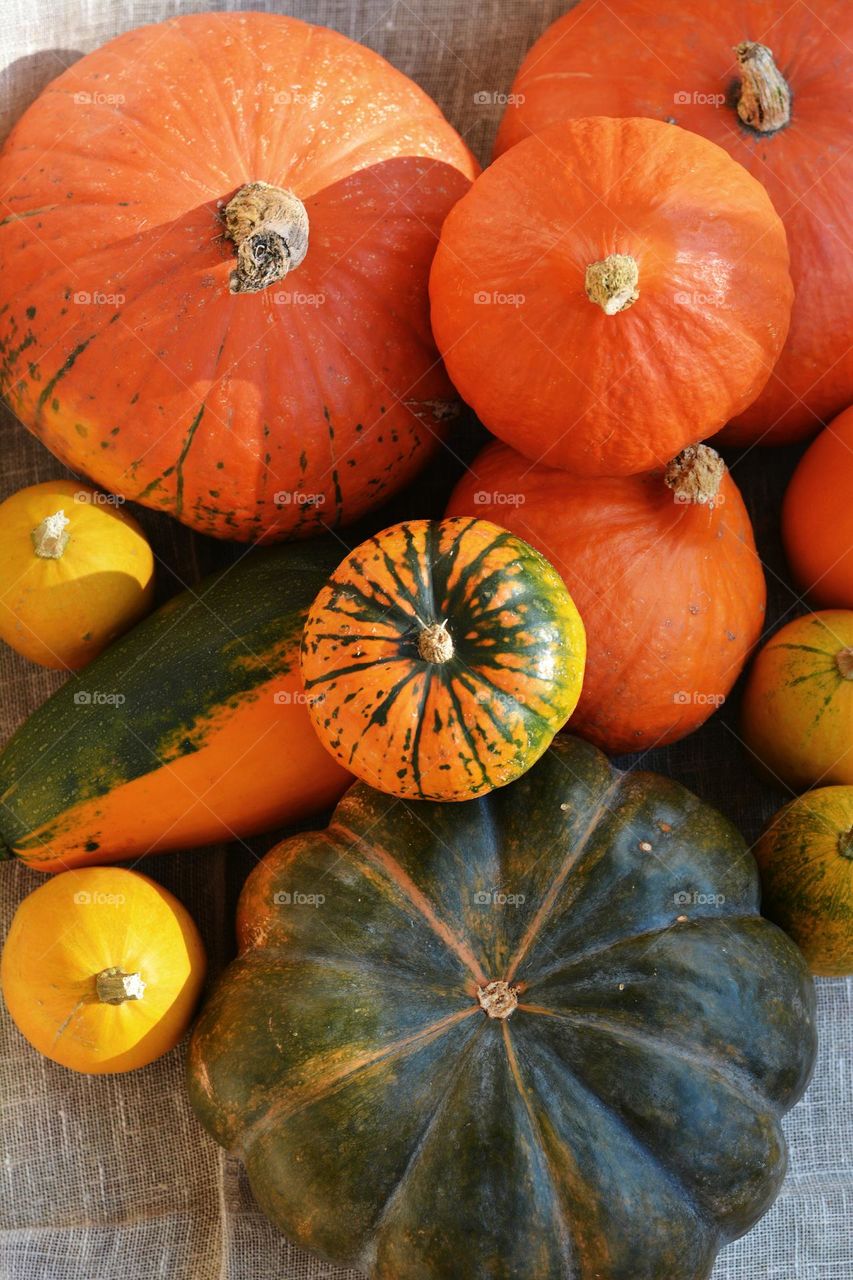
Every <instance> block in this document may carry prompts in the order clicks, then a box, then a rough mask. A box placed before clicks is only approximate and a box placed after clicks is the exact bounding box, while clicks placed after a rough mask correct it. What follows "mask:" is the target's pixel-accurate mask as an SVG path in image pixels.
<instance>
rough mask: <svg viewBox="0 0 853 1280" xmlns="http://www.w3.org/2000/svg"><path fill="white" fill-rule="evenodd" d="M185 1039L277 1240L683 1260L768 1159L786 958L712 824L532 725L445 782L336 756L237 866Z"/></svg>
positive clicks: (619, 1277)
mask: <svg viewBox="0 0 853 1280" xmlns="http://www.w3.org/2000/svg"><path fill="white" fill-rule="evenodd" d="M238 934H239V942H240V955H239V956H238V958H237V960H236V961H235V962H234V963H233V965H232V966H231V967H230V969H228V970H227V971H226V972H225V974H224V975H223V976H222V978H221V979H220V981H219V984H218V986H217V987H216V989H215V990H214V993H213V995H212V996H211V998H210V1001H209V1002H208V1004H207V1006H206V1008H205V1009H204V1010H203V1011H202V1013H201V1016H200V1018H199V1021H198V1023H197V1024H196V1028H195V1031H194V1034H193V1038H192V1041H191V1044H190V1052H189V1058H188V1073H189V1089H190V1098H191V1101H192V1104H193V1107H194V1108H195V1111H196V1113H197V1115H198V1117H199V1119H200V1120H201V1121H202V1123H203V1124H204V1125H205V1127H206V1128H207V1130H208V1131H209V1132H210V1133H211V1134H212V1135H213V1137H214V1138H216V1140H217V1141H218V1142H220V1143H221V1144H222V1145H223V1146H224V1147H226V1148H227V1149H228V1150H229V1151H231V1152H233V1153H235V1154H237V1155H239V1156H240V1157H241V1158H242V1160H243V1161H244V1163H245V1165H246V1169H247V1171H248V1175H249V1179H250V1182H251V1185H252V1189H253V1191H254V1194H255V1196H256V1198H257V1200H258V1203H259V1204H260V1206H261V1208H262V1209H263V1210H264V1211H265V1212H266V1213H267V1214H268V1215H269V1216H270V1217H271V1218H272V1220H273V1222H275V1223H276V1225H277V1226H278V1227H279V1228H280V1229H281V1230H282V1231H283V1232H285V1234H287V1235H288V1236H290V1237H291V1238H292V1239H294V1240H295V1241H297V1242H298V1243H299V1244H300V1245H303V1246H305V1247H306V1248H309V1249H312V1250H315V1251H316V1252H317V1253H319V1254H321V1255H323V1256H324V1257H326V1258H328V1259H329V1260H331V1261H332V1262H334V1263H337V1264H339V1265H342V1266H353V1267H357V1268H358V1269H359V1270H360V1271H364V1272H366V1273H367V1274H368V1275H369V1276H370V1277H371V1280H403V1277H407V1278H408V1277H417V1280H486V1278H488V1280H520V1278H521V1277H524V1280H705V1278H706V1277H707V1276H708V1275H709V1274H710V1271H711V1267H712V1265H713V1259H714V1256H715V1254H716V1252H717V1250H718V1249H719V1248H720V1247H721V1246H722V1245H723V1244H725V1243H726V1241H728V1240H731V1239H732V1238H733V1237H735V1236H738V1235H740V1234H742V1233H743V1232H744V1231H747V1230H748V1229H749V1228H750V1227H751V1226H752V1224H753V1223H754V1222H755V1221H756V1219H757V1218H758V1217H759V1216H760V1215H761V1214H762V1213H763V1212H764V1210H765V1209H766V1208H767V1207H768V1205H769V1204H770V1203H771V1201H772V1200H773V1197H774V1196H775V1194H776V1192H777V1190H778V1188H779V1185H780V1183H781V1181H782V1177H783V1175H784V1172H785V1164H786V1153H785V1139H784V1135H783V1132H782V1128H781V1125H780V1118H781V1116H782V1114H783V1112H784V1111H786V1110H787V1108H788V1107H790V1106H791V1105H792V1104H793V1103H794V1102H795V1101H796V1099H797V1098H798V1097H799V1096H800V1094H801V1093H802V1091H803V1089H804V1087H805V1085H806V1082H807V1080H808V1076H809V1072H810V1070H811V1065H812V1061H813V1058H814V1052H815V1028H814V1014H813V999H814V996H813V989H812V983H811V980H810V978H809V974H808V971H807V968H806V965H805V963H804V961H803V958H802V956H801V955H800V953H799V952H798V951H797V949H796V947H795V946H794V945H793V944H792V943H791V942H790V940H789V939H788V938H786V937H785V935H784V934H783V933H782V932H781V931H780V930H779V929H777V928H776V927H775V926H774V925H772V924H770V923H769V922H768V921H767V920H764V919H762V918H761V916H760V915H759V914H758V878H757V872H756V867H755V863H754V862H753V860H752V858H751V857H750V855H749V852H748V850H747V848H746V846H745V844H744V842H743V840H742V838H741V837H740V835H739V834H738V833H737V831H736V830H735V829H734V828H733V827H732V826H731V824H730V823H729V822H727V821H726V820H725V819H724V818H723V817H722V816H721V815H720V814H718V813H716V812H714V810H713V809H710V808H709V807H708V806H706V805H704V804H702V803H701V802H700V801H699V800H698V799H697V798H696V797H695V796H693V795H691V794H690V792H688V791H686V790H685V789H684V788H683V787H680V786H678V785H677V784H676V783H674V782H670V781H669V780H668V779H666V778H662V777H659V776H657V775H655V774H648V773H646V774H643V773H636V774H622V773H619V772H618V771H616V770H614V769H613V768H611V766H610V765H609V763H608V761H607V759H606V757H605V756H603V755H602V754H601V753H600V752H599V751H597V750H596V749H595V748H594V747H592V746H590V745H589V744H587V743H585V742H582V741H580V740H579V739H573V738H569V737H564V738H559V739H557V740H556V741H555V743H554V745H553V746H552V747H551V749H550V750H549V751H547V752H546V754H545V755H544V756H543V757H542V759H541V760H539V762H538V763H537V764H535V765H534V766H533V768H532V769H530V770H529V772H528V773H526V774H525V775H524V777H523V778H521V779H519V780H518V781H517V782H514V783H512V784H511V785H510V786H508V787H504V788H500V789H498V790H496V791H493V792H491V794H489V795H487V796H485V797H482V798H480V799H478V800H472V801H468V802H466V803H463V804H458V805H447V804H445V805H442V804H431V803H428V802H425V801H405V800H404V801H400V800H394V799H392V798H390V797H389V796H387V795H384V794H382V793H380V792H378V791H375V790H372V789H371V788H369V787H367V786H365V785H363V784H362V783H358V784H356V785H355V786H354V787H353V788H352V790H351V791H350V792H348V794H347V795H346V796H345V798H344V799H343V801H342V802H341V804H340V805H339V806H338V808H337V810H336V811H335V814H334V817H333V820H332V822H331V825H330V826H329V827H328V829H327V830H325V831H317V832H313V833H308V834H303V835H298V836H295V837H293V839H291V840H287V841H285V842H284V843H283V844H281V845H279V846H278V848H277V849H274V850H273V851H272V852H271V853H270V854H268V855H267V857H266V858H265V859H264V860H263V862H262V863H261V864H260V865H259V866H258V867H257V868H256V869H255V871H254V872H253V873H252V875H251V876H250V877H249V880H248V881H247V883H246V886H245V888H244V890H243V895H242V898H241V901H240V906H239V910H238Z"/></svg>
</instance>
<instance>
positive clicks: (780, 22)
mask: <svg viewBox="0 0 853 1280" xmlns="http://www.w3.org/2000/svg"><path fill="white" fill-rule="evenodd" d="M509 101H510V105H509V107H508V108H507V112H506V114H505V116H504V119H503V121H502V124H501V128H500V132H499V134H498V142H497V151H498V153H500V152H502V151H505V150H506V148H507V147H510V146H513V145H514V144H515V143H517V142H519V141H520V140H521V139H523V138H526V137H528V136H529V135H530V134H531V133H540V132H541V131H542V130H543V129H545V128H547V127H549V126H550V125H553V124H554V123H556V122H558V121H562V120H569V119H574V118H575V117H579V116H590V115H607V116H635V115H642V116H652V117H654V118H655V119H657V120H672V121H675V122H676V123H677V124H679V125H681V126H682V127H683V128H685V129H690V130H692V131H693V132H695V133H700V134H703V135H704V136H705V137H706V138H710V139H711V141H712V142H716V143H718V144H719V145H720V146H721V147H725V149H726V150H727V151H728V152H729V153H730V155H732V156H733V157H734V158H735V160H738V161H739V162H740V163H741V164H742V165H744V166H745V167H746V168H747V169H748V170H749V172H750V173H752V174H753V175H754V176H755V177H756V178H757V179H758V180H759V181H760V182H761V183H762V184H763V185H764V187H765V188H766V189H767V191H768V193H769V195H770V197H771V199H772V201H773V204H774V206H775V207H776V210H777V211H778V213H779V214H780V215H781V216H782V219H783V221H784V223H785V227H786V230H787V232H788V244H789V246H790V250H791V275H792V276H793V279H794V289H795V292H796V305H795V307H794V313H793V317H792V320H791V331H790V334H789V336H788V341H787V344H786V346H785V349H784V351H783V352H782V355H781V358H780V360H779V362H778V364H777V365H776V368H775V370H774V371H773V373H772V375H771V376H770V379H769V381H768V383H767V385H766V387H765V388H764V390H763V392H762V393H761V395H760V396H759V397H758V399H757V400H756V401H755V403H754V404H753V405H751V406H750V407H749V408H747V409H746V410H745V411H744V412H743V413H740V414H738V415H737V416H736V419H735V421H734V422H732V423H731V424H730V425H729V426H728V427H727V428H726V431H725V435H724V437H723V439H724V440H725V441H726V443H732V444H746V443H749V442H752V441H755V440H760V441H762V442H763V443H765V444H771V443H772V444H776V443H779V444H783V443H786V442H787V441H790V440H796V439H801V438H803V437H805V436H808V435H810V434H812V433H813V432H814V431H816V430H817V429H818V427H819V426H820V425H821V423H822V422H828V421H829V419H830V418H832V417H833V416H834V415H835V414H837V413H839V412H840V411H841V410H842V409H844V408H846V407H847V405H848V404H850V402H851V400H853V346H851V344H850V334H851V331H853V254H851V246H850V234H849V221H848V210H849V209H850V205H851V201H853V153H851V150H850V136H849V135H850V115H851V111H853V6H851V5H850V4H849V3H848V0H825V2H824V3H822V4H820V5H814V4H812V5H809V4H803V3H797V4H780V3H778V0H719V2H718V3H715V4H709V3H708V2H707V0H683V2H682V3H680V4H677V5H671V4H661V3H660V0H607V3H606V4H598V3H596V0H582V3H581V4H578V5H577V6H575V7H573V8H572V9H571V10H570V12H569V13H567V14H565V16H564V17H562V18H560V19H558V21H557V22H555V23H554V24H553V25H552V26H551V27H549V28H548V30H547V31H546V32H545V34H544V35H543V36H542V37H541V39H539V40H538V41H537V42H536V44H534V46H533V48H532V49H531V50H530V52H529V53H528V55H527V57H526V58H525V60H524V62H523V63H522V66H521V70H520V71H519V73H518V75H517V77H516V79H515V83H514V84H513V92H512V94H511V95H510V99H509Z"/></svg>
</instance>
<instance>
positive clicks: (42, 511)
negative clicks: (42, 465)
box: [0, 480, 154, 670]
mask: <svg viewBox="0 0 853 1280" xmlns="http://www.w3.org/2000/svg"><path fill="white" fill-rule="evenodd" d="M153 593H154V556H153V553H152V551H151V548H150V546H149V545H148V542H147V541H146V539H145V535H144V534H143V532H142V530H141V529H140V527H139V525H138V524H137V523H136V521H135V520H134V519H133V518H132V517H131V516H129V515H126V514H125V512H123V511H122V510H121V509H120V508H118V507H117V506H116V505H115V504H114V503H112V502H110V501H109V500H108V499H107V496H106V495H105V494H101V493H98V492H97V491H96V490H94V489H92V488H90V487H89V486H88V485H84V484H81V483H80V481H79V480H49V481H47V482H46V483H44V484H36V485H31V486H30V487H29V488H27V489H21V490H19V491H18V492H17V493H14V494H12V496H11V497H10V498H7V499H6V501H5V502H4V503H2V505H0V637H2V639H4V640H5V641H6V642H7V644H10V645H11V646H12V648H13V649H17V651H18V653H22V654H23V655H24V657H26V658H30V659H31V660H32V661H33V662H38V663H40V664H41V665H42V666H43V667H57V668H64V669H69V668H70V669H71V670H77V669H78V668H79V667H83V666H85V665H86V663H87V662H89V661H90V660H91V659H92V658H94V657H95V655H96V654H97V653H100V651H101V649H103V648H104V647H105V646H106V645H107V644H109V642H110V641H111V640H113V639H115V637H116V636H119V635H121V633H122V632H123V631H126V630H127V629H128V627H130V626H131V625H132V624H133V623H134V622H136V621H137V620H138V619H139V618H140V617H142V615H143V614H144V613H146V612H147V611H148V609H149V608H150V607H151V603H152V599H153Z"/></svg>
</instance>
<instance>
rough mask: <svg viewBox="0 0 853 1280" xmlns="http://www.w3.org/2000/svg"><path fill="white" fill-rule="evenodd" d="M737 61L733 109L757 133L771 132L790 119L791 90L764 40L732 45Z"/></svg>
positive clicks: (781, 126)
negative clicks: (738, 85)
mask: <svg viewBox="0 0 853 1280" xmlns="http://www.w3.org/2000/svg"><path fill="white" fill-rule="evenodd" d="M735 53H736V55H737V60H738V63H739V65H740V76H741V80H740V93H739V94H738V100H737V113H738V115H739V116H740V118H741V120H742V121H743V123H744V124H746V125H749V127H750V129H756V130H757V131H758V133H774V132H775V131H776V130H777V129H781V128H783V126H784V125H786V124H787V123H788V121H789V120H790V119H791V90H790V89H789V88H788V81H787V80H786V79H785V77H784V76H783V75H782V72H781V71H780V70H779V68H778V67H777V66H776V63H775V62H774V61H773V54H772V53H771V52H770V50H769V49H768V48H767V45H766V44H755V43H754V42H753V41H751V40H745V41H744V42H743V44H739V45H737V46H736V48H735Z"/></svg>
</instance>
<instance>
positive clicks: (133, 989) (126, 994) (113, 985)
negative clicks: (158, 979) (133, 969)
mask: <svg viewBox="0 0 853 1280" xmlns="http://www.w3.org/2000/svg"><path fill="white" fill-rule="evenodd" d="M95 990H96V991H97V993H98V999H99V1000H100V1001H101V1003H102V1004H124V1002H125V1000H141V999H142V997H143V995H144V994H145V983H144V982H143V981H142V977H141V975H140V974H138V973H124V972H123V970H121V969H118V968H115V967H113V968H111V969H102V970H101V972H100V973H99V974H98V975H97V976H96V978H95Z"/></svg>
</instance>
